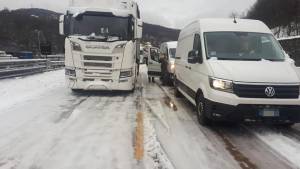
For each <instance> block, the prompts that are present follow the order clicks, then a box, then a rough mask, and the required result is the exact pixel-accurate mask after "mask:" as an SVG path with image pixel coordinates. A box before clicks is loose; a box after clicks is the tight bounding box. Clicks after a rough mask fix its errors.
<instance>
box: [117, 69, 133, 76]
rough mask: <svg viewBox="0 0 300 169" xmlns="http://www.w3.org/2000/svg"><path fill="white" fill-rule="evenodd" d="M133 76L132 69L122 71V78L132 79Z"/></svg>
mask: <svg viewBox="0 0 300 169" xmlns="http://www.w3.org/2000/svg"><path fill="white" fill-rule="evenodd" d="M132 75H133V73H132V69H127V70H121V72H120V78H126V77H131V76H132Z"/></svg>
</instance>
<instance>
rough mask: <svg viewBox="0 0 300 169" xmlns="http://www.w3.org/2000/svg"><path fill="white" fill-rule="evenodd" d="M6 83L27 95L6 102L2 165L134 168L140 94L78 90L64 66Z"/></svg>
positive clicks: (6, 168) (1, 122) (1, 117)
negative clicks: (68, 79)
mask: <svg viewBox="0 0 300 169" xmlns="http://www.w3.org/2000/svg"><path fill="white" fill-rule="evenodd" d="M14 81H15V82H16V84H15V83H14ZM5 84H6V85H5ZM12 84H14V85H15V86H16V90H13V89H11V88H12V86H8V85H12ZM1 85H2V86H4V87H5V88H6V89H9V90H8V91H6V93H5V96H7V97H8V96H11V94H12V95H13V96H22V98H16V100H14V99H11V98H9V99H8V102H9V103H10V104H9V105H4V106H3V104H1V113H0V168H1V169H38V168H43V169H57V168H60V169H84V168H88V169H99V168H107V169H110V168H120V169H121V168H128V169H131V168H134V165H135V160H134V157H133V154H134V153H133V151H134V150H133V129H134V121H135V113H136V111H137V110H136V107H135V99H136V95H134V94H116V95H110V94H91V93H88V94H80V95H74V94H72V92H71V91H70V90H69V89H67V88H66V87H65V85H64V73H63V71H55V72H49V73H45V74H40V75H34V76H31V77H27V78H23V79H11V80H6V81H1ZM22 85H26V87H22ZM48 85H54V86H53V87H50V86H48ZM42 87H45V88H43V89H41V88H42ZM23 89H24V90H23ZM25 89H26V90H25ZM1 92H2V93H3V90H2V91H1ZM0 102H6V99H5V98H4V97H1V100H0Z"/></svg>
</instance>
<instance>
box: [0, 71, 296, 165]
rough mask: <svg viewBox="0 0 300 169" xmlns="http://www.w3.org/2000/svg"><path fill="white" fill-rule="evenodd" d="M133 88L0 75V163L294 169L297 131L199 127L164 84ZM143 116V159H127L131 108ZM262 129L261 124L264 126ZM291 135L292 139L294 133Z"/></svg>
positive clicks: (59, 75)
mask: <svg viewBox="0 0 300 169" xmlns="http://www.w3.org/2000/svg"><path fill="white" fill-rule="evenodd" d="M146 72H147V68H146V67H145V66H142V67H141V76H140V78H139V82H138V83H139V84H138V89H137V90H136V92H134V93H132V94H131V93H107V92H106V93H102V92H100V93H99V92H96V93H94V92H86V93H80V94H74V93H72V92H71V91H70V90H69V89H67V88H66V87H65V82H64V80H65V78H64V72H63V71H62V70H59V71H53V72H47V73H42V74H37V75H32V76H28V77H24V78H17V79H7V80H1V81H0V96H1V97H0V169H57V168H59V169H99V168H100V169H102V168H103V169H117V168H119V169H173V168H174V169H199V168H203V169H226V168H228V169H232V168H234V169H236V168H300V163H299V161H300V155H299V154H300V140H299V138H300V135H299V133H298V134H297V133H293V131H300V126H299V125H296V126H295V127H294V128H293V130H291V131H289V132H291V133H293V134H294V135H291V134H289V135H285V134H282V133H280V132H277V131H276V130H274V129H272V128H268V127H266V126H265V127H262V128H263V129H262V128H261V127H251V126H249V132H247V131H246V130H243V129H241V127H229V128H228V127H222V126H218V127H212V128H206V127H202V126H200V125H199V124H198V122H197V119H196V115H195V112H194V109H193V106H192V105H191V104H189V103H188V101H187V100H186V99H184V98H175V97H174V93H173V92H174V91H173V88H172V87H162V86H160V83H159V80H158V79H156V82H157V83H148V80H147V75H146ZM137 112H142V113H143V114H144V150H145V152H144V158H143V160H142V161H140V162H138V161H136V160H135V157H134V151H135V148H134V146H135V127H136V113H137ZM265 128H267V129H265ZM298 135H299V137H298Z"/></svg>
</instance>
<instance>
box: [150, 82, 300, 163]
mask: <svg viewBox="0 0 300 169" xmlns="http://www.w3.org/2000/svg"><path fill="white" fill-rule="evenodd" d="M156 84H157V85H158V86H159V87H160V89H161V90H162V91H163V92H164V93H165V94H166V95H167V96H168V97H169V98H171V97H172V98H174V97H173V96H172V94H170V93H169V91H167V90H166V89H165V88H163V87H162V86H161V85H160V84H159V83H156ZM191 111H193V112H194V110H191ZM189 114H190V113H189ZM190 115H191V116H194V115H192V114H190ZM193 119H194V121H195V123H198V121H197V119H196V118H195V117H194V118H193ZM199 129H200V130H202V131H203V127H201V126H200V125H199ZM240 129H241V127H239V128H238V129H236V128H233V126H229V128H228V126H226V125H225V126H222V125H221V126H217V127H213V128H210V129H208V130H210V131H204V132H205V133H206V135H207V136H208V139H210V138H209V137H211V136H209V135H211V132H213V133H215V134H216V135H217V136H218V137H219V138H220V140H221V141H222V142H223V144H224V146H225V148H226V150H227V151H228V152H229V153H230V154H231V155H232V156H233V158H234V159H235V160H236V161H237V162H238V163H239V164H240V167H241V168H243V169H244V168H245V169H248V168H249V169H256V168H270V169H273V168H291V169H292V168H297V167H296V166H295V165H294V164H292V163H291V162H290V161H289V160H287V159H286V158H285V157H284V156H282V155H281V154H279V153H278V152H276V151H275V150H274V149H272V148H271V147H270V146H268V145H267V144H265V143H264V142H263V141H262V140H260V139H259V138H258V137H256V136H255V135H254V134H252V133H250V132H247V131H245V130H244V131H243V130H242V131H241V130H240ZM261 157H263V158H261Z"/></svg>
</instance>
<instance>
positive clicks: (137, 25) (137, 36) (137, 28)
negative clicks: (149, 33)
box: [134, 19, 143, 39]
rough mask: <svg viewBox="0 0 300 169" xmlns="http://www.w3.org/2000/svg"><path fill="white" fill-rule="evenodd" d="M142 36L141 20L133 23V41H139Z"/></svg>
mask: <svg viewBox="0 0 300 169" xmlns="http://www.w3.org/2000/svg"><path fill="white" fill-rule="evenodd" d="M142 36H143V21H142V20H141V19H137V20H136V23H135V35H134V38H135V39H141V38H142Z"/></svg>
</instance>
